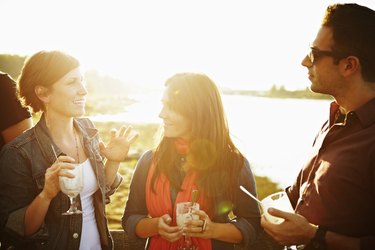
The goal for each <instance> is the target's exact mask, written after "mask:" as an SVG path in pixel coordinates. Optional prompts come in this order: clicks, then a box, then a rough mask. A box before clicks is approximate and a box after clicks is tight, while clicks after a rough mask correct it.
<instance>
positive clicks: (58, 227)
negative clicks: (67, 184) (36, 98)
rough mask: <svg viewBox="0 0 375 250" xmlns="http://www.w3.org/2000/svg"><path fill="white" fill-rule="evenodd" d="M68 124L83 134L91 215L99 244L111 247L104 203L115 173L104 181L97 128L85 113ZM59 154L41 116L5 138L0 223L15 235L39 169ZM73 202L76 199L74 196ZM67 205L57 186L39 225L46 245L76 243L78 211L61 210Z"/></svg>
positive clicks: (40, 181) (37, 188)
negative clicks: (92, 182) (94, 186)
mask: <svg viewBox="0 0 375 250" xmlns="http://www.w3.org/2000/svg"><path fill="white" fill-rule="evenodd" d="M74 126H75V128H76V129H78V131H80V133H81V134H82V136H83V145H84V150H85V153H86V155H87V156H88V158H89V160H90V162H91V165H92V167H93V169H94V172H95V174H96V178H97V183H98V186H99V189H98V190H97V191H96V192H95V194H94V195H93V196H94V197H93V203H94V207H95V218H96V222H97V226H98V230H99V235H100V242H101V247H102V249H113V242H112V238H111V235H110V233H109V229H108V226H107V218H106V214H105V204H106V203H108V202H109V195H111V194H113V193H114V192H115V190H116V189H117V187H118V186H119V185H120V183H121V181H122V177H121V176H120V175H119V174H117V176H116V179H115V181H114V183H113V185H112V186H111V187H107V186H106V180H105V172H104V164H103V159H102V157H101V155H100V153H99V136H98V130H97V129H96V128H94V125H93V124H92V122H91V121H90V120H89V119H87V118H77V119H74ZM51 145H53V147H54V148H55V151H56V153H57V155H60V154H62V153H63V152H61V150H60V149H59V148H58V147H57V146H56V145H55V144H54V142H53V141H52V139H51V136H50V134H49V131H48V128H47V126H46V122H45V118H44V116H42V117H41V119H40V121H39V122H38V123H37V124H36V125H35V127H33V128H32V129H29V130H28V131H26V132H25V133H23V134H22V135H20V136H18V137H17V138H16V139H15V140H13V141H12V142H10V143H9V144H7V145H6V146H5V147H4V148H3V150H2V151H1V153H0V223H1V224H0V227H1V231H2V230H3V228H4V226H5V225H6V227H7V228H11V230H12V231H14V232H16V233H18V234H19V235H21V236H23V235H24V215H25V211H26V208H27V206H28V205H29V204H30V203H31V202H32V201H33V200H34V198H35V197H36V196H37V195H38V194H39V193H40V192H41V191H42V189H43V187H44V180H45V176H44V175H45V172H46V169H47V168H49V167H50V166H51V165H52V164H53V163H54V162H55V159H56V158H55V155H54V153H53V149H52V146H51ZM78 203H79V207H80V208H81V201H80V198H79V197H78ZM68 208H69V198H68V196H67V195H65V194H64V193H62V192H59V193H58V194H57V196H56V197H55V198H54V199H53V200H52V201H51V203H50V206H49V209H48V212H47V214H46V217H45V220H44V225H43V226H42V228H41V229H40V231H39V232H38V233H40V232H41V231H43V232H47V234H48V242H47V244H46V245H45V247H46V249H79V245H80V239H81V230H82V214H80V215H69V216H66V215H62V213H63V212H65V211H67V210H68Z"/></svg>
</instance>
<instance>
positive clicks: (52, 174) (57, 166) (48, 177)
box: [42, 156, 75, 200]
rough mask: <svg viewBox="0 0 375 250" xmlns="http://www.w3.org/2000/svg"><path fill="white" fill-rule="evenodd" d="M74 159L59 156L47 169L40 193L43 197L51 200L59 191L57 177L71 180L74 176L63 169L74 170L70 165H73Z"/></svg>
mask: <svg viewBox="0 0 375 250" xmlns="http://www.w3.org/2000/svg"><path fill="white" fill-rule="evenodd" d="M74 161H75V160H74V159H73V158H72V157H69V156H59V158H58V159H57V160H56V161H55V162H54V163H53V164H52V166H51V167H49V168H47V170H46V173H45V175H44V176H45V181H44V188H43V191H42V194H43V196H44V197H45V198H46V199H48V200H52V199H53V198H54V197H55V196H56V195H57V194H58V193H59V192H60V191H61V189H60V184H59V176H65V177H68V178H73V177H74V175H72V174H71V173H69V172H68V171H62V170H63V169H74V166H72V165H71V164H70V163H74Z"/></svg>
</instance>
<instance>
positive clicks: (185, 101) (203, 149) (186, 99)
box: [152, 73, 244, 209]
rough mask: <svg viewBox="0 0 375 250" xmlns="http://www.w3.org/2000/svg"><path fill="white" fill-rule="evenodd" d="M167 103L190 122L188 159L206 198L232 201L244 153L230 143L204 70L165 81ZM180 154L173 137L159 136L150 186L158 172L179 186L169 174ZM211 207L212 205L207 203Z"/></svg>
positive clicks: (220, 108) (215, 92) (217, 98)
mask: <svg viewBox="0 0 375 250" xmlns="http://www.w3.org/2000/svg"><path fill="white" fill-rule="evenodd" d="M165 85H166V87H168V97H169V101H170V104H171V106H172V107H173V108H174V109H175V111H176V112H178V113H179V114H181V115H183V116H184V117H186V118H187V119H188V120H189V121H190V122H191V133H190V135H191V140H190V151H189V154H188V157H187V158H188V159H191V162H193V164H192V168H194V169H195V170H196V171H197V172H198V175H197V182H198V183H197V184H198V186H199V189H201V190H202V191H203V192H204V193H205V195H206V196H207V197H208V199H209V200H210V202H214V203H213V204H215V203H216V202H218V200H219V199H222V198H224V199H228V200H229V201H233V199H234V198H235V197H234V193H235V192H234V189H235V188H236V187H237V186H238V185H237V177H238V175H239V173H240V171H241V168H242V167H243V165H244V157H243V155H242V154H241V152H240V151H239V150H238V149H237V148H236V146H235V145H234V144H233V142H232V140H231V138H230V135H229V129H228V124H227V121H226V118H225V115H224V109H223V104H222V101H221V96H220V93H219V90H218V89H217V87H216V85H215V83H214V82H213V81H212V80H211V79H210V78H209V77H207V76H206V75H204V74H196V73H180V74H176V75H174V76H173V77H171V78H170V79H168V80H167V82H166V84H165ZM179 158H180V156H179V155H178V152H177V150H176V148H175V144H174V138H167V137H163V138H162V139H161V142H160V143H159V145H158V146H157V148H156V150H155V154H154V161H155V164H156V171H155V174H154V176H153V177H152V187H153V186H154V182H155V179H156V178H157V177H158V176H159V175H160V173H163V174H165V175H166V176H167V177H168V179H169V180H170V182H171V185H173V186H175V187H176V188H179V186H178V184H177V183H175V182H174V181H173V178H171V176H172V175H173V172H174V171H176V169H175V162H176V161H177V160H179ZM211 209H215V208H214V207H211Z"/></svg>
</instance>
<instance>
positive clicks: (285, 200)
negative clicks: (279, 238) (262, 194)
mask: <svg viewBox="0 0 375 250" xmlns="http://www.w3.org/2000/svg"><path fill="white" fill-rule="evenodd" d="M260 204H261V207H262V210H263V213H264V216H265V217H266V218H267V220H268V221H269V222H271V223H273V224H281V223H283V222H284V219H283V218H280V217H276V216H273V215H270V214H269V213H268V211H267V210H268V208H270V207H274V208H277V209H279V210H282V211H284V212H289V213H294V210H293V207H292V204H291V203H290V200H289V197H288V195H287V194H286V192H285V191H281V192H277V193H274V194H271V195H269V196H267V197H266V198H264V199H263V200H262V201H261V203H260ZM294 249H296V246H284V248H283V250H294Z"/></svg>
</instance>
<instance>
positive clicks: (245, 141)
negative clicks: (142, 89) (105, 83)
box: [92, 94, 330, 188]
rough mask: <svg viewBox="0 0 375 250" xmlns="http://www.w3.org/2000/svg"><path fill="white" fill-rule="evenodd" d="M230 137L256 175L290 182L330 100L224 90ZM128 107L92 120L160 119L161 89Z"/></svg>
mask: <svg viewBox="0 0 375 250" xmlns="http://www.w3.org/2000/svg"><path fill="white" fill-rule="evenodd" d="M222 97H223V103H224V109H225V112H226V116H227V120H228V124H229V129H230V133H231V136H232V139H233V141H234V142H235V144H236V145H237V147H238V148H239V149H240V150H241V152H242V153H243V154H244V155H245V156H246V158H247V159H248V160H249V162H250V165H251V167H252V169H253V172H254V173H255V174H256V175H262V176H268V177H269V178H270V179H271V180H273V181H275V182H277V183H279V184H280V187H282V188H284V187H286V186H288V185H291V184H292V183H293V181H294V179H295V178H296V176H297V174H298V172H299V170H300V169H301V167H302V165H303V164H304V162H305V159H306V158H307V156H308V155H309V153H310V149H311V145H312V142H313V140H314V137H315V135H316V134H317V132H318V131H319V129H320V127H321V126H322V125H323V122H324V121H325V120H326V119H327V117H328V110H329V103H330V101H329V100H306V99H273V98H262V97H253V96H241V95H223V96H222ZM132 98H134V99H136V100H139V102H137V103H135V104H133V105H131V106H129V107H127V112H124V113H121V114H116V115H100V116H95V117H92V119H93V120H102V121H103V120H106V121H122V122H127V123H161V119H159V118H158V114H159V111H160V108H161V103H160V99H161V94H160V95H159V94H150V95H147V94H144V95H139V96H133V97H132Z"/></svg>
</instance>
